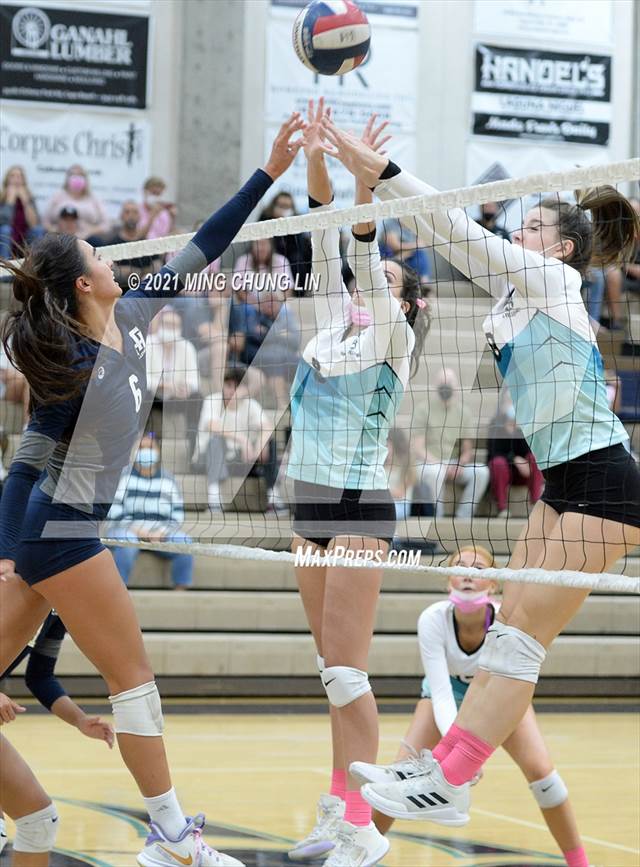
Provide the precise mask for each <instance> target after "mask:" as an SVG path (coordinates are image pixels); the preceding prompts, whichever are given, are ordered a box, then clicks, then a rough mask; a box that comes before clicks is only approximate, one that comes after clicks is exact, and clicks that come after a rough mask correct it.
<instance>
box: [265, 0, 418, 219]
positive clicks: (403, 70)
mask: <svg viewBox="0 0 640 867" xmlns="http://www.w3.org/2000/svg"><path fill="white" fill-rule="evenodd" d="M304 5H305V3H304V2H302V0H272V3H271V7H270V16H269V23H268V32H267V64H266V65H267V74H266V81H265V87H266V97H265V106H266V120H267V135H266V141H267V142H270V141H271V140H272V138H273V136H274V135H275V133H276V131H277V129H278V127H279V126H280V124H281V123H282V121H283V120H284V119H285V118H286V117H287V116H288V115H289V114H290V113H291V112H292V111H294V110H295V111H300V112H302V113H303V114H304V116H305V117H306V113H307V103H308V100H309V99H314V100H317V99H318V97H320V96H324V97H325V99H326V101H327V103H328V105H330V106H331V107H332V109H333V115H334V118H335V120H336V122H337V123H338V124H339V125H340V126H343V127H345V128H346V129H354V130H361V129H363V128H364V125H365V124H366V122H367V120H368V118H369V116H370V115H371V114H372V113H373V112H375V113H377V114H378V116H379V120H380V121H382V120H388V121H390V125H389V126H390V129H389V131H390V132H391V133H392V134H393V139H392V141H391V142H390V143H389V151H390V154H391V155H392V156H393V157H394V158H395V159H397V160H398V162H400V163H401V165H403V166H405V167H406V168H407V169H409V170H413V169H415V160H416V123H417V118H416V101H417V68H418V9H419V3H418V2H417V0H404V2H394V0H367V2H363V3H359V5H360V7H361V8H362V9H363V10H364V11H365V12H366V14H367V16H368V18H369V21H370V23H371V29H372V34H373V35H372V41H371V50H370V52H369V55H368V57H367V59H366V60H365V62H364V63H363V64H362V65H361V66H359V67H358V68H357V69H355V70H354V71H353V72H350V73H348V74H347V75H343V76H319V75H314V73H313V72H311V71H310V70H309V69H307V68H306V67H305V66H303V64H302V63H300V61H299V60H298V58H297V57H296V54H295V51H294V50H293V47H292V44H291V31H292V28H293V22H294V20H295V17H296V15H297V14H298V12H299V11H300V9H301V8H302V7H303V6H304ZM330 170H331V178H332V181H333V184H334V189H335V198H336V205H337V206H338V207H345V206H347V205H350V204H353V189H354V182H353V177H352V175H350V174H349V173H348V172H347V171H346V170H345V169H343V167H342V166H341V165H340V164H339V163H337V162H335V161H333V160H332V161H331V162H330ZM282 186H283V187H286V189H287V190H289V191H290V192H291V193H292V194H293V196H294V198H295V200H296V204H297V206H298V207H299V208H300V209H302V210H306V207H307V179H306V164H305V161H304V155H303V154H300V155H299V156H298V158H297V160H296V163H295V164H294V166H292V168H291V169H290V170H289V172H287V175H286V178H285V179H284V180H283V182H282Z"/></svg>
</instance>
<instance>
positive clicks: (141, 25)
mask: <svg viewBox="0 0 640 867" xmlns="http://www.w3.org/2000/svg"><path fill="white" fill-rule="evenodd" d="M148 42H149V19H148V17H146V16H142V15H123V14H121V13H120V12H114V13H111V12H87V11H84V10H83V9H55V8H52V7H50V6H46V7H45V8H44V9H40V8H39V7H37V6H27V5H23V6H14V5H10V4H7V3H3V4H2V5H1V6H0V79H1V82H2V83H1V87H0V97H1V98H2V99H13V100H21V101H30V102H41V103H42V102H48V103H71V104H77V105H99V106H106V107H115V108H136V109H141V108H145V107H146V104H147V57H148V49H149V45H148Z"/></svg>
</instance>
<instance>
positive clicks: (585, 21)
mask: <svg viewBox="0 0 640 867" xmlns="http://www.w3.org/2000/svg"><path fill="white" fill-rule="evenodd" d="M474 13H475V14H474V31H475V32H476V33H483V34H491V36H492V37H497V36H501V37H505V36H506V37H516V38H521V39H527V40H530V39H534V40H539V42H540V43H541V44H543V45H544V44H546V42H547V40H549V39H557V40H561V41H562V42H564V43H570V42H573V43H578V44H581V43H586V44H587V45H600V46H605V45H611V44H612V42H613V34H612V4H611V2H610V0H598V2H597V3H594V2H593V0H587V2H583V3H580V2H578V0H475V4H474Z"/></svg>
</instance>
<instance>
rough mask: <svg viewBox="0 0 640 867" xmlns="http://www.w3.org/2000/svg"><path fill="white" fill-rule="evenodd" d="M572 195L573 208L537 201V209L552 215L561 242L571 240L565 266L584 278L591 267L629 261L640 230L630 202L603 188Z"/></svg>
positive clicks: (563, 203) (568, 204)
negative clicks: (540, 208)
mask: <svg viewBox="0 0 640 867" xmlns="http://www.w3.org/2000/svg"><path fill="white" fill-rule="evenodd" d="M575 195H576V202H577V204H575V205H572V204H570V203H569V202H564V201H562V200H560V199H556V198H548V199H543V201H542V202H540V207H542V208H545V209H546V210H549V211H552V212H553V213H554V214H555V216H556V221H557V226H558V234H559V236H560V240H561V241H565V240H569V241H573V251H572V253H571V254H570V255H569V256H567V257H566V259H565V261H566V262H567V264H569V265H571V266H572V267H573V268H575V269H576V271H579V272H580V274H583V275H584V274H585V273H586V271H587V270H588V268H589V267H590V266H591V265H601V266H603V265H611V264H614V263H616V262H624V261H627V260H629V259H630V258H632V255H633V251H634V248H635V245H636V243H637V239H638V235H639V234H640V229H639V224H638V217H637V215H636V212H635V211H634V210H633V207H632V205H631V202H629V200H628V199H626V198H625V197H624V196H623V195H622V194H621V193H619V192H618V191H617V190H616V188H615V187H611V186H606V185H605V186H601V187H593V188H592V189H588V190H577V191H576V194H575ZM589 214H590V218H589V216H588V215H589Z"/></svg>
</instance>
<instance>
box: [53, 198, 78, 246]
mask: <svg viewBox="0 0 640 867" xmlns="http://www.w3.org/2000/svg"><path fill="white" fill-rule="evenodd" d="M56 232H58V233H59V234H61V235H75V236H76V238H78V237H79V235H78V211H77V210H76V208H74V207H73V205H64V207H62V208H60V213H59V214H58V224H57V228H56Z"/></svg>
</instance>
